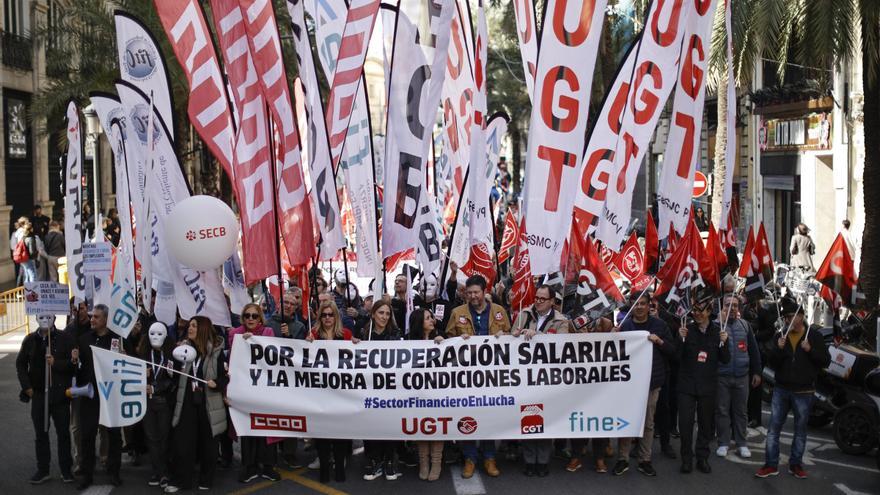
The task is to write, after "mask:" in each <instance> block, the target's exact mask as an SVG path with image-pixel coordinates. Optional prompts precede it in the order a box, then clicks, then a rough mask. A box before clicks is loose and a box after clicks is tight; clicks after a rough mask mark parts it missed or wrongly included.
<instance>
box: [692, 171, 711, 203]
mask: <svg viewBox="0 0 880 495" xmlns="http://www.w3.org/2000/svg"><path fill="white" fill-rule="evenodd" d="M707 189H709V181H708V180H707V179H706V174H704V173H703V172H700V171H699V170H697V173H696V174H695V175H694V194H693V195H694V197H695V198H699V197H700V196H702V195H704V194H706V190H707Z"/></svg>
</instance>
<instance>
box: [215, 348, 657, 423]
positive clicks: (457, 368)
mask: <svg viewBox="0 0 880 495" xmlns="http://www.w3.org/2000/svg"><path fill="white" fill-rule="evenodd" d="M647 335H648V334H647V333H646V332H624V333H614V334H567V335H552V336H551V335H538V336H536V337H534V338H532V339H531V340H529V341H525V340H522V339H518V338H514V337H511V336H503V337H500V338H495V337H472V338H470V339H467V340H464V339H459V338H455V339H447V340H445V341H444V342H442V343H440V344H436V343H434V342H433V341H431V340H424V341H394V342H360V343H358V344H352V343H351V342H346V341H315V342H311V343H310V342H306V341H299V340H289V339H280V338H275V337H251V338H250V339H248V340H247V341H245V340H244V339H243V338H242V337H241V336H236V337H235V342H234V344H233V347H232V355H231V357H230V364H229V375H230V377H231V381H230V384H229V386H228V388H227V393H228V397H229V402H230V414H231V417H232V421H233V423H234V425H235V431H236V432H237V433H238V434H239V435H242V436H273V437H310V438H362V439H365V440H379V439H387V440H403V439H406V440H472V439H537V438H573V437H639V436H641V435H642V428H643V423H644V418H645V404H646V401H647V399H648V385H649V382H650V378H651V357H652V352H653V351H652V348H651V343H650V342H649V341H648V339H647ZM351 418H358V419H357V421H351Z"/></svg>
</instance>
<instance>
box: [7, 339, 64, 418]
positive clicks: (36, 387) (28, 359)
mask: <svg viewBox="0 0 880 495" xmlns="http://www.w3.org/2000/svg"><path fill="white" fill-rule="evenodd" d="M51 337H52V356H53V357H54V358H55V363H54V364H53V365H52V386H51V388H50V389H49V396H50V398H51V400H50V401H51V402H55V401H58V400H64V398H65V397H64V391H65V390H67V388H68V387H70V385H71V380H72V379H73V374H74V371H75V370H76V367H75V366H74V365H73V364H71V362H70V353H71V351H72V350H73V347H74V341H73V339H71V338H70V337H69V336H68V335H66V334H64V333H63V332H61V331H59V330H56V329H54V328H53V329H52V331H51ZM48 343H49V339H48V338H47V336H45V335H40V333H39V332H33V333H30V334H28V335H27V336H25V338H24V340H22V341H21V350H19V352H18V356H17V357H16V359H15V369H16V371H17V373H18V383H19V385H21V389H22V390H27V389H29V388H30V389H33V391H34V393H35V394H41V393H44V391H45V390H46V382H45V380H46V347H47V346H48Z"/></svg>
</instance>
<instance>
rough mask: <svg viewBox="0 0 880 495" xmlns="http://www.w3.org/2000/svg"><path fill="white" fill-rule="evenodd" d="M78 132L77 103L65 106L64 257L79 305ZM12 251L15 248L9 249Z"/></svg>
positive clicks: (82, 281) (82, 282) (82, 287)
mask: <svg viewBox="0 0 880 495" xmlns="http://www.w3.org/2000/svg"><path fill="white" fill-rule="evenodd" d="M81 133H82V128H80V123H79V114H78V113H77V110H76V104H74V103H73V102H70V104H69V105H68V106H67V166H66V167H65V169H64V170H65V173H64V177H65V179H66V184H65V189H64V247H65V255H66V256H67V276H68V285H70V290H71V292H73V298H74V300H75V301H76V302H77V303H79V302H81V301H84V300H85V297H86V273H85V270H84V269H83V257H82V240H83V218H82V173H83V168H82V156H80V146H81V144H80V143H81ZM10 248H11V249H15V246H10Z"/></svg>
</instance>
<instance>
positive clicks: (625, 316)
mask: <svg viewBox="0 0 880 495" xmlns="http://www.w3.org/2000/svg"><path fill="white" fill-rule="evenodd" d="M656 279H657V275H654V276H653V277H652V279H651V282H648V284H647V286H645V288H644V289H643V290H642V292H641V293H640V294H639V297H637V298H636V299H635V300H636V301H638V300H639V299H641V298H642V296H644V295H645V294H647V293H648V289H650V288H651V284H652V283H653V282H654V280H656ZM635 307H636V305H635V303H633V304H631V305H630V307H629V311H627V312H626V314H625V315H623V319H621V320H620V322H621V323H623V322H624V321H626V319H627V318H629V315H630V313H632V310H633V308H635Z"/></svg>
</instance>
